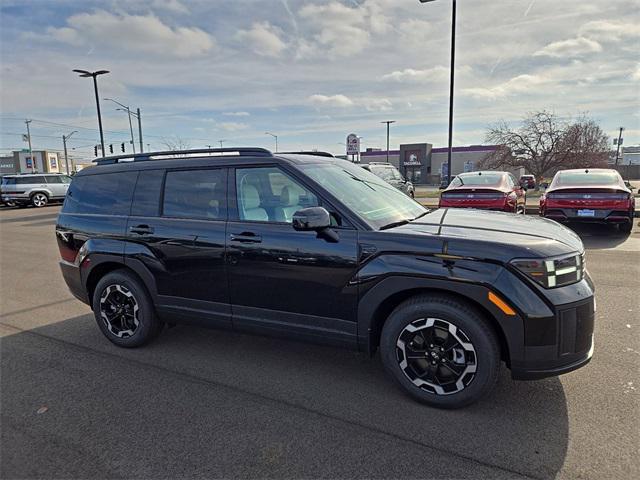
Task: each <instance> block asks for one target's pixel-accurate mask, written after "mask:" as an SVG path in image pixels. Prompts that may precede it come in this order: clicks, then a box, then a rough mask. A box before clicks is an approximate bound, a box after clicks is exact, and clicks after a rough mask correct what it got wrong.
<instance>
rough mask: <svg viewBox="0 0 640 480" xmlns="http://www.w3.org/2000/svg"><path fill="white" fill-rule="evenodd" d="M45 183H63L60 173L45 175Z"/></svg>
mask: <svg viewBox="0 0 640 480" xmlns="http://www.w3.org/2000/svg"><path fill="white" fill-rule="evenodd" d="M47 183H63V182H62V175H47Z"/></svg>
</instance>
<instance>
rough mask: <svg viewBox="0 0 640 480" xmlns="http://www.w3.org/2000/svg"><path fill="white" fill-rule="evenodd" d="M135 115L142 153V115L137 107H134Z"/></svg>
mask: <svg viewBox="0 0 640 480" xmlns="http://www.w3.org/2000/svg"><path fill="white" fill-rule="evenodd" d="M136 117H138V139H139V140H140V153H142V152H143V151H144V149H143V148H142V116H141V115H140V109H139V108H136Z"/></svg>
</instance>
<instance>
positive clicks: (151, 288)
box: [56, 148, 594, 408]
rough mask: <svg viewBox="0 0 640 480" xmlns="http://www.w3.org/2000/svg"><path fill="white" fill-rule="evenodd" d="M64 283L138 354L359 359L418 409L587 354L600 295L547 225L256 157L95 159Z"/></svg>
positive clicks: (466, 397)
mask: <svg viewBox="0 0 640 480" xmlns="http://www.w3.org/2000/svg"><path fill="white" fill-rule="evenodd" d="M56 235H57V241H58V245H59V248H60V253H61V256H62V261H61V262H60V265H61V268H62V273H63V276H64V279H65V281H66V282H67V285H68V286H69V288H70V289H71V292H72V293H73V294H74V295H75V296H76V297H77V298H79V299H80V300H81V301H83V302H85V303H87V304H88V305H90V306H91V307H92V309H93V312H94V314H95V318H96V321H97V324H98V326H99V327H100V329H101V330H102V332H103V333H104V335H105V336H106V337H107V338H108V339H109V340H110V341H112V342H113V343H115V344H116V345H119V346H121V347H137V346H139V345H142V344H144V343H146V342H148V341H149V340H151V339H152V338H153V337H155V336H156V335H157V334H158V333H159V332H160V331H161V330H162V328H163V326H164V325H165V323H167V324H172V323H176V322H187V323H189V322H190V323H196V324H200V325H207V326H212V327H221V328H229V329H234V330H239V331H246V332H256V333H261V334H270V335H280V336H286V337H290V338H294V339H300V340H310V341H316V342H322V343H328V344H333V345H338V346H343V347H347V348H352V349H358V350H361V351H364V352H368V353H370V354H373V353H374V352H376V350H377V349H378V348H379V349H380V351H381V357H382V361H383V364H384V366H385V368H386V369H387V370H388V372H389V374H390V375H391V376H392V377H393V378H394V379H395V380H396V381H397V383H398V384H399V385H400V386H401V387H402V388H403V389H404V390H405V391H406V392H408V393H409V394H411V395H412V396H413V397H415V398H416V399H418V400H420V401H423V402H425V403H428V404H430V405H433V406H437V407H444V408H455V407H461V406H463V405H467V404H469V403H471V402H474V401H476V400H477V399H479V398H480V397H481V396H483V395H484V394H486V393H487V392H488V391H490V390H491V388H492V387H493V386H494V384H495V383H496V380H497V378H498V374H499V370H500V366H501V362H504V363H505V364H506V365H507V366H508V367H509V368H510V369H511V374H512V376H513V378H516V379H535V378H542V377H546V376H552V375H558V374H561V373H566V372H569V371H571V370H574V369H577V368H579V367H581V366H583V365H585V364H586V363H587V362H589V360H590V359H591V355H592V352H593V328H594V287H593V284H592V282H591V280H590V278H589V275H588V274H587V272H586V270H585V266H584V248H583V245H582V242H581V241H580V239H579V238H578V237H577V236H576V235H575V234H574V233H573V232H572V231H571V230H569V229H567V228H565V227H563V226H562V225H559V224H558V223H556V222H553V221H550V220H546V219H542V218H538V217H527V216H525V217H521V216H515V215H510V214H505V213H499V212H489V211H479V210H460V209H440V210H434V211H429V210H427V209H425V208H424V207H422V206H421V205H420V204H419V203H417V202H415V201H414V200H412V199H411V198H409V197H407V196H406V195H404V194H403V193H402V192H400V191H399V190H397V189H396V188H394V187H392V186H391V185H389V184H388V183H386V182H385V181H383V180H381V179H380V178H378V177H377V176H375V175H373V174H372V173H371V172H368V171H366V170H364V169H363V168H361V167H359V166H357V165H354V164H351V163H349V162H346V161H343V160H339V159H336V158H329V157H319V156H312V155H296V154H271V153H270V152H269V151H267V150H263V149H257V148H251V149H249V148H237V149H216V150H190V151H182V152H161V153H144V154H138V155H134V156H129V157H126V158H125V157H111V158H105V159H100V160H98V161H97V166H96V167H93V168H88V169H85V170H83V171H81V172H79V173H78V174H77V175H76V176H75V177H74V178H73V182H72V184H71V187H70V189H69V193H68V194H67V197H66V200H65V203H64V206H63V208H62V211H61V213H60V216H59V218H58V222H57V226H56Z"/></svg>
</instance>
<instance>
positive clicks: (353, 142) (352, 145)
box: [347, 133, 360, 155]
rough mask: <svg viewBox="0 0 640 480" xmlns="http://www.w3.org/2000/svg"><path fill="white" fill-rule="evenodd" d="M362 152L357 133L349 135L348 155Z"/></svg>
mask: <svg viewBox="0 0 640 480" xmlns="http://www.w3.org/2000/svg"><path fill="white" fill-rule="evenodd" d="M359 153H360V139H359V138H358V136H357V135H356V134H355V133H351V134H349V135H347V155H358V154H359Z"/></svg>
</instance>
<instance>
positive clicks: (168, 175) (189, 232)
mask: <svg viewBox="0 0 640 480" xmlns="http://www.w3.org/2000/svg"><path fill="white" fill-rule="evenodd" d="M226 183H227V169H226V168H198V169H176V170H168V171H166V172H165V171H163V170H142V171H140V172H139V176H138V182H137V185H136V191H135V194H134V200H133V203H132V210H131V216H130V217H129V221H128V225H127V235H128V238H129V244H128V245H127V251H126V254H127V260H128V261H140V262H142V263H144V264H145V266H146V267H147V269H148V270H149V271H151V273H152V275H153V277H154V279H155V282H156V286H157V291H158V299H157V303H158V304H157V305H156V308H157V309H158V310H159V311H160V313H161V314H162V313H165V314H166V315H167V316H169V317H180V318H181V319H183V320H187V321H195V322H199V321H202V322H203V323H210V324H211V323H213V324H217V325H218V326H231V316H230V313H231V309H230V306H229V291H228V285H227V276H226V275H227V274H226V265H225V263H224V259H225V256H224V253H225V232H226V220H227V206H226V195H227V194H226Z"/></svg>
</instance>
